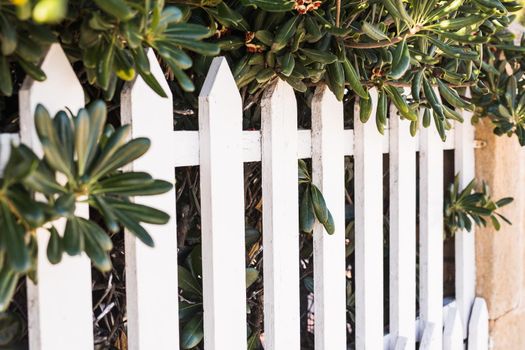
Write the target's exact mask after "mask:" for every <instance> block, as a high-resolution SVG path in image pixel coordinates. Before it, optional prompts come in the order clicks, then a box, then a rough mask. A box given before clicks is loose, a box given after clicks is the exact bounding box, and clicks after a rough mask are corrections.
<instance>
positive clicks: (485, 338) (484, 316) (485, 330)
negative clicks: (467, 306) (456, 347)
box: [468, 298, 489, 350]
mask: <svg viewBox="0 0 525 350" xmlns="http://www.w3.org/2000/svg"><path fill="white" fill-rule="evenodd" d="M468 335H469V338H468V350H488V348H489V313H488V310H487V304H486V303H485V300H484V299H483V298H476V299H475V300H474V306H473V307H472V314H471V316H470V322H469V326H468Z"/></svg>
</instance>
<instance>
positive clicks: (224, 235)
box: [199, 57, 247, 350]
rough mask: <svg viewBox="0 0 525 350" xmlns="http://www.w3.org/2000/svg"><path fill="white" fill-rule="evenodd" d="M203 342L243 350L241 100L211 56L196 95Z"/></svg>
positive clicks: (220, 61) (211, 347)
mask: <svg viewBox="0 0 525 350" xmlns="http://www.w3.org/2000/svg"><path fill="white" fill-rule="evenodd" d="M199 130H200V171H201V172H200V179H201V180H200V181H201V222H202V267H203V296H204V347H205V348H206V350H227V349H239V350H242V349H246V346H247V341H246V276H245V251H244V250H245V246H244V178H243V163H242V101H241V96H240V94H239V92H238V90H237V86H236V85H235V80H234V79H233V76H232V74H231V71H230V68H229V67H228V63H227V62H226V59H225V58H224V57H218V58H215V59H214V60H213V62H212V64H211V67H210V70H209V72H208V76H207V77H206V81H205V82H204V86H203V87H202V91H201V93H200V95H199Z"/></svg>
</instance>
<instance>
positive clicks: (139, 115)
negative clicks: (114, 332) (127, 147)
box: [121, 50, 179, 350]
mask: <svg viewBox="0 0 525 350" xmlns="http://www.w3.org/2000/svg"><path fill="white" fill-rule="evenodd" d="M148 58H149V62H150V69H151V72H152V74H153V75H154V76H155V78H156V79H157V81H159V83H160V84H161V86H162V89H163V90H164V92H165V93H166V94H167V95H168V97H167V98H163V97H160V96H159V95H157V94H156V93H155V92H154V91H153V90H152V89H151V88H150V87H149V86H148V85H147V84H146V83H145V82H144V80H143V79H142V78H141V77H140V76H138V77H137V79H136V80H135V81H134V82H132V83H128V84H126V86H125V87H124V90H123V92H122V97H121V119H122V122H123V123H126V124H131V130H132V137H133V138H137V137H148V138H149V139H150V140H151V148H150V150H149V151H148V152H147V153H146V154H145V155H144V156H142V157H141V158H139V159H137V160H136V161H134V162H133V164H132V168H133V171H144V172H148V173H150V174H151V175H152V176H153V177H154V178H156V179H162V180H166V181H169V182H174V180H175V166H174V162H173V159H174V157H173V156H172V153H173V152H177V150H176V149H174V148H173V101H172V96H171V92H170V89H169V86H168V84H167V82H166V79H165V78H164V73H163V72H162V69H161V67H160V65H159V63H158V61H157V59H156V57H155V54H154V53H153V51H152V50H149V52H148ZM135 202H136V203H139V204H143V205H148V206H151V207H155V208H158V209H160V210H163V211H165V212H166V213H168V214H169V215H170V217H171V219H170V221H169V222H168V224H166V225H162V226H159V225H149V224H144V227H145V228H146V230H147V231H148V232H149V233H150V235H151V236H152V238H153V242H154V243H155V247H153V248H151V247H148V246H146V245H145V244H143V243H142V242H140V241H139V240H138V239H136V238H135V236H133V235H132V234H130V233H129V232H126V237H125V243H126V300H127V319H128V347H129V349H130V350H142V349H178V348H179V328H178V325H179V322H178V319H179V318H178V313H179V307H178V303H179V298H178V289H177V286H178V281H177V227H176V220H177V212H176V209H175V190H171V191H169V192H167V193H164V194H162V195H158V196H148V197H140V198H137V199H135Z"/></svg>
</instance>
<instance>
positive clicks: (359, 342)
mask: <svg viewBox="0 0 525 350" xmlns="http://www.w3.org/2000/svg"><path fill="white" fill-rule="evenodd" d="M370 95H371V98H372V106H373V108H372V115H373V116H374V115H375V113H376V106H377V90H376V89H371V90H370ZM354 116H355V117H354V128H355V129H354V131H355V145H354V147H355V150H354V167H355V170H354V172H355V175H354V176H355V179H354V181H355V182H354V183H355V184H356V185H355V190H354V191H355V192H354V193H355V278H356V292H355V298H356V300H355V303H356V349H358V350H362V349H382V348H383V303H382V302H381V301H382V300H383V191H382V188H383V151H382V136H381V134H379V133H378V131H377V128H376V126H375V124H374V123H365V124H363V123H361V122H360V121H359V106H358V105H357V104H356V107H355V111H354Z"/></svg>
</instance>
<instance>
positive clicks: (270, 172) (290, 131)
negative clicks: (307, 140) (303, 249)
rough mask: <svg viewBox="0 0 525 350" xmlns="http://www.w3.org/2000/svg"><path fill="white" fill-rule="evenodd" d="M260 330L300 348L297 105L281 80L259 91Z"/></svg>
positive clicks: (273, 346) (272, 343)
mask: <svg viewBox="0 0 525 350" xmlns="http://www.w3.org/2000/svg"><path fill="white" fill-rule="evenodd" d="M261 132H262V139H261V140H262V169H263V172H262V193H263V196H262V198H263V247H264V333H265V336H264V338H265V349H267V350H299V349H300V330H299V208H298V204H297V203H298V188H297V173H298V169H297V105H296V101H295V95H294V92H293V90H292V88H291V87H290V86H289V85H288V84H287V83H285V82H284V81H282V80H279V81H278V82H277V83H276V84H275V85H273V86H272V87H271V88H269V89H268V90H267V91H266V93H265V94H264V96H263V100H262V111H261Z"/></svg>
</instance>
